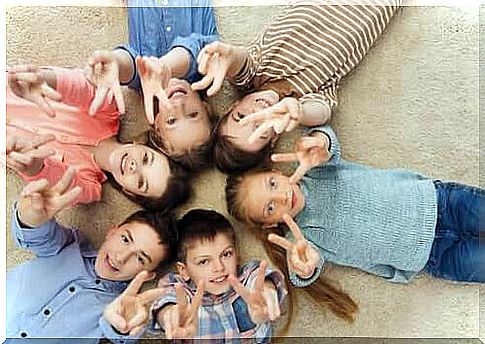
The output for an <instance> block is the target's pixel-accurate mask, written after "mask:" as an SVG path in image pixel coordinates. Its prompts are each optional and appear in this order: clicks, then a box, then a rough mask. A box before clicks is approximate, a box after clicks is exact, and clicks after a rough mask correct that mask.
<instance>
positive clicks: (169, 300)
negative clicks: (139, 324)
mask: <svg viewBox="0 0 485 344" xmlns="http://www.w3.org/2000/svg"><path fill="white" fill-rule="evenodd" d="M158 287H159V288H164V293H163V294H162V296H160V298H159V299H158V300H157V301H155V302H154V303H153V304H152V306H151V308H150V322H149V330H150V331H151V332H164V331H165V330H164V328H163V326H162V324H159V323H158V321H157V316H158V312H160V310H162V308H164V307H165V306H167V305H170V304H176V303H177V294H176V292H175V284H174V283H173V282H171V281H170V274H167V275H165V276H164V277H163V278H161V279H160V281H159V282H158Z"/></svg>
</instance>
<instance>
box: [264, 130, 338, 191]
mask: <svg viewBox="0 0 485 344" xmlns="http://www.w3.org/2000/svg"><path fill="white" fill-rule="evenodd" d="M329 145H330V142H329V139H328V138H327V136H326V135H325V134H317V135H315V136H306V137H300V138H299V139H298V140H297V141H296V143H295V146H296V151H295V153H281V154H272V155H271V161H273V162H290V161H298V162H299V163H300V164H299V165H298V168H297V169H296V171H295V172H294V173H293V175H292V176H291V177H290V183H292V184H294V183H296V182H298V181H299V180H300V179H301V178H302V177H303V176H304V175H305V173H306V172H307V171H308V170H310V169H312V168H313V167H315V166H318V165H320V164H322V163H324V162H327V161H328V160H330V158H331V154H330V152H329V150H328V147H329Z"/></svg>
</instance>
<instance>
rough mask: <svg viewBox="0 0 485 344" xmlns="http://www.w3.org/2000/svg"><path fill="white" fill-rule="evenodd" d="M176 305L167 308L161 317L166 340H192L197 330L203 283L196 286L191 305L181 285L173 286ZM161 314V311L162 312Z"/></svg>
mask: <svg viewBox="0 0 485 344" xmlns="http://www.w3.org/2000/svg"><path fill="white" fill-rule="evenodd" d="M175 291H176V294H177V304H176V305H173V306H167V307H170V308H168V309H167V310H166V311H165V312H164V313H163V315H162V321H163V325H164V328H165V334H166V337H167V339H182V338H193V337H194V336H195V335H196V334H197V331H198V328H199V317H198V312H199V308H200V305H201V304H202V296H203V295H204V281H203V280H201V281H200V282H199V284H198V287H197V291H196V292H195V295H194V298H193V300H192V303H188V302H187V298H186V297H185V292H184V290H183V287H182V285H180V284H177V285H176V286H175ZM162 312H163V310H162Z"/></svg>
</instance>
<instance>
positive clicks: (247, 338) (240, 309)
mask: <svg viewBox="0 0 485 344" xmlns="http://www.w3.org/2000/svg"><path fill="white" fill-rule="evenodd" d="M258 268H259V262H258V261H252V262H250V263H248V264H245V265H244V266H243V267H242V269H241V271H240V274H239V281H240V282H241V284H242V285H243V286H245V287H246V288H249V289H253V288H254V286H255V283H256V277H257V274H258ZM265 276H266V279H269V280H271V281H272V282H273V284H274V285H275V289H276V292H277V295H278V301H279V303H280V305H281V304H282V303H283V300H284V298H285V295H286V293H287V292H286V288H285V284H284V276H283V274H282V273H281V272H279V271H278V270H272V269H270V268H269V267H268V268H266V273H265ZM178 283H180V284H182V286H183V289H184V291H185V294H186V296H187V297H188V299H189V300H192V298H193V297H194V295H195V292H196V287H195V285H194V284H193V283H192V282H191V281H189V282H186V281H184V280H183V279H182V278H181V277H180V276H179V275H176V274H173V273H169V274H167V275H166V276H164V277H163V278H162V279H161V280H160V281H159V282H158V286H159V287H161V288H164V289H165V293H164V294H163V295H162V296H161V297H160V299H159V300H158V301H156V302H155V303H154V304H153V305H152V307H151V324H150V330H151V331H152V332H155V333H156V332H158V331H163V328H162V327H161V326H160V324H159V323H158V322H157V321H156V320H157V314H158V312H159V311H160V310H161V309H162V308H163V307H165V306H167V305H169V304H174V303H176V302H177V297H176V292H175V284H178ZM198 318H199V324H198V334H197V335H196V337H197V338H198V339H205V340H210V343H212V344H216V343H228V342H230V343H268V342H269V340H270V339H271V335H272V329H271V323H270V322H269V321H266V322H264V323H262V324H260V325H256V324H255V323H253V322H252V321H251V318H250V316H249V312H248V307H247V305H246V302H245V301H244V300H243V299H242V297H241V296H239V295H238V294H237V293H236V292H235V291H234V289H232V288H231V289H230V290H228V291H227V292H225V293H223V294H221V295H213V294H210V293H205V294H204V297H203V299H202V305H201V307H200V308H199V312H198Z"/></svg>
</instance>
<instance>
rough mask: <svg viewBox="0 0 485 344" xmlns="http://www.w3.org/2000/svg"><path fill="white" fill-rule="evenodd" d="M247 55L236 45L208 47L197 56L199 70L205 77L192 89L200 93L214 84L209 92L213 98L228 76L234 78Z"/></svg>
mask: <svg viewBox="0 0 485 344" xmlns="http://www.w3.org/2000/svg"><path fill="white" fill-rule="evenodd" d="M246 55H247V52H246V51H245V50H244V49H243V48H240V47H237V46H234V45H230V44H226V43H222V42H213V43H210V44H208V45H206V46H205V47H204V48H203V49H202V50H201V51H200V52H199V55H198V56H197V64H198V66H199V67H198V70H199V73H201V74H202V75H204V77H203V78H202V80H200V81H198V82H194V83H193V84H192V89H193V90H194V91H199V90H203V89H206V88H207V87H209V85H211V84H212V86H211V87H210V88H209V89H208V90H207V95H208V96H209V97H210V96H213V95H214V94H216V93H217V92H219V90H220V89H221V87H222V83H223V81H224V78H225V77H226V75H227V76H229V77H231V76H234V74H235V73H236V72H237V71H238V70H237V69H238V67H239V66H240V65H241V63H242V62H243V60H244V58H245V56H246Z"/></svg>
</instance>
